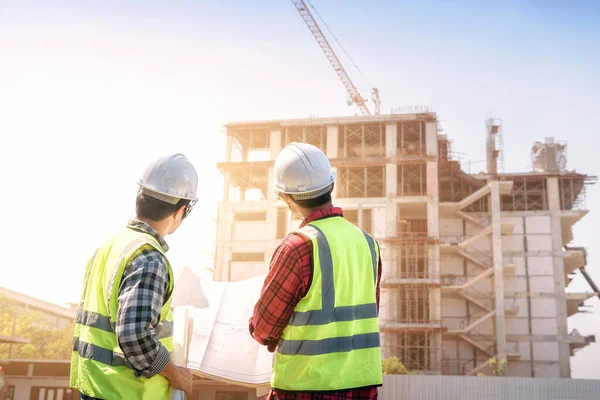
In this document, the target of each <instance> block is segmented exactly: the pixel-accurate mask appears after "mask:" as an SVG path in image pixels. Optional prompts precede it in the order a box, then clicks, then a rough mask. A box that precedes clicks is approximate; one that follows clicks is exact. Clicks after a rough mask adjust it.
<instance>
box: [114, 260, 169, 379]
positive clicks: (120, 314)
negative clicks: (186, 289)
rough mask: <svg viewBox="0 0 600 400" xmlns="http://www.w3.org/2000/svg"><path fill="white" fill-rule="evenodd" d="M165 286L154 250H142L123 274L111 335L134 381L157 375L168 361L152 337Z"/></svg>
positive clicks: (163, 268)
mask: <svg viewBox="0 0 600 400" xmlns="http://www.w3.org/2000/svg"><path fill="white" fill-rule="evenodd" d="M168 285H169V274H168V271H167V264H166V260H165V259H164V256H163V255H162V254H161V253H160V252H158V251H157V250H155V249H148V250H146V249H144V250H142V252H141V253H140V254H139V255H138V256H136V257H135V258H134V259H133V260H132V262H131V264H130V265H129V267H127V269H126V270H125V272H124V273H123V278H122V280H121V285H120V286H119V308H118V311H117V323H116V329H115V333H116V335H117V339H118V342H119V346H120V347H121V350H123V354H124V355H125V358H126V359H127V361H129V363H130V364H131V366H132V367H133V368H134V373H135V375H136V376H137V377H141V376H144V377H146V378H150V377H152V376H154V375H156V374H158V373H159V372H160V371H162V370H163V369H164V368H165V366H166V365H167V363H168V362H169V360H170V359H171V356H170V354H169V351H168V350H167V349H166V348H165V347H164V346H163V345H162V344H161V343H160V342H159V341H158V336H157V334H156V327H157V326H158V324H159V322H160V312H161V309H162V307H163V304H164V301H165V295H166V292H167V290H168Z"/></svg>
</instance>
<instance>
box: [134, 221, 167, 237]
mask: <svg viewBox="0 0 600 400" xmlns="http://www.w3.org/2000/svg"><path fill="white" fill-rule="evenodd" d="M136 219H137V220H138V221H142V222H144V223H146V224H148V225H149V226H150V227H151V228H152V229H154V230H155V231H156V232H158V234H159V235H160V236H161V237H162V238H163V239H164V238H165V237H166V236H167V235H168V231H169V227H168V223H167V221H152V220H150V219H147V218H140V217H136Z"/></svg>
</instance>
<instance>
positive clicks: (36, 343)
mask: <svg viewBox="0 0 600 400" xmlns="http://www.w3.org/2000/svg"><path fill="white" fill-rule="evenodd" d="M74 326H75V325H74V323H69V324H67V325H66V326H57V325H56V318H48V316H47V315H45V314H43V313H40V312H35V311H25V309H24V308H23V307H21V306H19V305H18V304H17V303H16V302H15V301H14V300H12V299H9V298H7V297H6V296H2V295H0V336H16V337H19V338H25V339H29V340H30V341H31V343H29V344H13V345H12V353H11V354H10V357H11V358H22V359H33V360H42V359H43V360H68V359H70V358H71V349H72V347H71V346H72V344H71V343H72V339H73V329H74ZM13 327H14V335H13ZM9 352H10V345H9V344H0V359H6V358H8V357H9Z"/></svg>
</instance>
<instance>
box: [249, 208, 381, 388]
mask: <svg viewBox="0 0 600 400" xmlns="http://www.w3.org/2000/svg"><path fill="white" fill-rule="evenodd" d="M330 216H343V213H342V209H341V208H338V207H332V208H329V209H326V210H319V211H315V212H313V213H311V214H310V215H309V216H308V217H307V218H306V219H305V220H304V221H303V222H302V224H301V225H300V227H303V226H305V225H306V224H308V223H310V222H313V221H316V220H318V219H322V218H326V217H330ZM312 252H313V249H312V243H311V241H310V239H308V238H306V237H305V236H303V235H296V234H291V235H288V236H287V237H286V238H285V239H283V241H282V242H281V244H280V245H279V247H278V248H277V249H276V250H275V253H274V254H273V257H272V259H271V265H270V269H269V274H268V275H267V277H266V279H265V284H264V286H263V289H262V293H261V295H260V299H259V300H258V302H257V303H256V306H255V307H254V313H253V315H252V318H251V319H250V331H251V334H252V336H254V338H255V339H256V340H257V341H258V342H259V343H260V344H262V345H267V346H269V350H274V349H275V345H276V343H277V341H278V340H279V338H280V337H281V335H282V333H283V330H284V329H285V327H286V326H287V325H288V321H289V320H290V317H291V316H292V313H293V312H294V308H295V307H296V304H298V302H299V301H300V300H301V299H302V298H303V297H304V296H305V295H306V293H307V292H308V289H309V286H310V282H311V278H312V276H311V275H312ZM380 281H381V258H380V259H379V272H378V279H377V307H378V308H379V284H380ZM273 395H274V396H276V398H279V399H282V400H291V399H294V400H351V399H352V400H374V399H377V388H376V387H371V388H364V389H355V390H344V391H337V392H328V393H299V392H282V391H279V390H277V391H275V390H272V393H271V396H273Z"/></svg>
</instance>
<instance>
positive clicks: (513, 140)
mask: <svg viewBox="0 0 600 400" xmlns="http://www.w3.org/2000/svg"><path fill="white" fill-rule="evenodd" d="M313 4H314V6H315V7H316V8H317V10H318V11H319V14H320V15H321V16H322V17H323V19H324V20H325V21H326V23H327V25H328V26H329V27H330V28H331V30H332V31H333V32H334V33H335V36H336V37H337V38H338V39H339V41H340V42H341V43H342V44H343V46H344V48H345V49H346V50H347V51H348V52H349V53H350V54H351V56H352V59H353V60H354V61H355V62H356V64H357V65H358V66H359V68H360V70H361V71H362V72H363V73H364V75H365V76H366V78H367V79H368V81H367V80H366V79H364V78H363V77H362V76H361V74H360V73H359V72H358V71H357V70H356V69H355V68H354V67H353V66H352V63H351V62H350V61H349V60H348V58H347V57H346V56H344V55H343V53H342V51H341V50H340V48H339V46H337V44H336V42H335V41H333V40H332V43H333V44H334V50H335V51H336V52H337V53H338V55H339V57H340V59H341V61H342V63H344V65H345V66H346V68H347V70H348V72H349V73H350V75H351V77H352V79H353V80H354V82H355V84H356V86H357V87H358V88H359V89H361V90H362V91H363V93H364V94H365V95H366V94H368V93H369V91H370V90H369V88H370V87H371V85H373V86H374V87H377V88H379V90H380V92H381V100H382V103H383V105H382V113H388V112H389V110H390V109H391V108H394V107H399V106H410V105H415V104H420V105H427V106H429V107H430V108H431V109H432V110H433V111H435V112H437V113H438V116H439V118H440V122H441V125H442V126H443V129H444V133H446V134H448V136H449V137H450V138H451V139H452V140H453V142H454V144H453V146H454V150H455V151H458V152H460V153H461V157H462V159H463V160H465V161H466V160H471V162H472V163H471V170H472V172H479V170H481V169H483V168H484V163H482V162H481V161H482V160H484V159H485V124H484V118H485V116H486V113H489V112H491V113H493V115H495V116H496V117H498V118H501V119H502V122H503V132H504V152H505V157H504V158H505V169H506V172H515V171H528V170H530V169H531V159H530V151H531V145H532V144H533V142H534V141H536V140H543V139H544V138H545V137H547V136H554V137H555V138H556V139H557V140H563V141H567V142H568V168H569V169H574V170H577V171H579V172H583V173H587V174H590V175H597V174H598V162H597V153H598V151H597V148H596V147H595V146H597V145H599V141H598V138H597V133H598V130H599V128H600V113H598V109H599V108H600V97H599V95H598V93H600V77H599V74H598V73H597V71H599V70H600V25H599V24H598V23H597V21H598V18H599V17H600V5H599V4H598V3H597V2H585V1H575V2H557V1H544V2H542V1H497V2H494V1H490V2H475V1H451V2H450V1H449V2H439V1H421V2H405V1H377V0H370V1H367V0H364V1H339V0H336V1H333V0H331V1H325V0H313ZM330 38H331V37H330ZM355 112H356V110H355V109H354V108H352V107H348V106H347V105H346V94H345V90H344V88H343V86H342V84H341V82H340V81H339V79H338V78H337V76H336V74H335V72H334V71H333V69H332V68H331V66H330V65H329V64H328V62H327V61H326V59H325V57H324V56H323V54H322V52H321V50H320V49H319V47H318V46H317V44H316V42H315V40H314V39H313V38H312V36H311V35H310V33H309V31H308V29H307V28H306V26H305V25H304V23H303V21H302V20H301V19H300V17H299V15H298V14H297V11H296V10H295V8H294V6H293V4H292V3H291V2H289V1H285V0H262V1H253V2H246V1H239V0H223V1H191V0H187V1H141V0H140V1H125V0H124V1H112V0H106V1H102V2H97V1H77V2H75V1H30V0H18V1H12V0H11V1H8V0H0V135H1V137H2V143H3V145H2V146H0V168H1V170H2V171H3V173H2V183H1V184H0V185H1V186H0V187H2V196H0V210H2V211H3V213H2V220H3V227H4V229H2V231H1V233H0V238H1V240H2V243H4V249H5V251H4V252H3V262H2V263H1V264H0V271H1V273H0V276H1V278H0V285H1V286H5V287H8V288H10V289H13V290H17V291H21V292H24V293H27V294H30V295H33V296H37V297H39V298H42V299H45V300H48V301H52V302H58V303H63V302H75V301H77V297H78V294H79V290H80V284H81V280H82V275H83V271H84V268H85V264H86V262H87V260H88V258H89V257H90V255H91V253H92V252H93V251H94V250H95V248H96V247H97V246H99V245H100V244H101V243H102V241H103V240H105V238H106V237H107V236H109V235H110V234H112V233H114V232H115V231H116V230H118V229H120V228H122V227H123V226H124V225H125V224H126V222H127V220H128V218H130V217H131V216H133V213H134V196H135V193H136V190H137V186H136V184H135V183H136V180H137V179H138V177H139V174H140V173H141V172H142V170H143V167H144V166H145V165H146V163H147V162H148V161H149V160H151V159H152V158H155V157H157V156H159V155H161V154H164V153H169V152H183V153H184V154H185V155H186V156H188V157H189V158H190V159H191V161H192V162H193V163H194V164H195V165H196V167H197V169H198V171H199V174H200V184H201V186H200V190H199V191H200V202H199V204H198V205H197V206H196V207H195V209H194V212H193V213H192V215H191V216H190V218H189V220H186V221H185V224H184V225H183V226H182V227H181V229H179V230H178V231H177V232H176V233H175V234H174V235H172V236H169V237H168V238H167V241H168V243H169V244H170V246H171V251H170V252H169V257H170V259H171V262H172V264H173V265H174V267H175V268H181V267H182V266H183V265H185V264H190V265H192V266H193V267H194V268H195V269H204V268H210V267H212V265H211V262H212V252H213V251H214V245H215V243H214V236H215V218H216V209H217V202H218V201H220V199H221V196H222V179H221V175H220V173H219V171H218V170H217V168H216V163H217V162H218V161H221V160H223V159H224V143H225V142H224V134H223V132H224V124H226V123H227V122H230V121H250V120H263V119H279V118H305V117H309V116H311V115H313V116H340V115H353V114H354V113H355ZM599 199H600V196H599V192H598V187H597V186H592V187H590V188H589V191H588V196H587V205H588V208H589V209H591V210H592V211H591V212H590V214H589V215H588V216H586V217H585V218H584V219H583V220H582V221H580V222H579V223H577V224H576V225H575V228H574V234H575V241H574V244H577V245H582V246H586V247H588V250H589V258H588V270H589V272H590V274H591V275H592V277H593V278H595V280H596V281H597V282H600V268H599V267H598V262H599V261H600V249H599V248H598V247H597V246H595V244H596V243H595V239H596V237H597V236H596V235H597V234H598V228H597V227H598V226H600V217H598V216H597V213H598V210H595V208H596V207H595V204H598V200H599ZM569 290H577V291H584V290H588V291H591V289H589V287H587V285H586V283H585V281H583V279H582V278H581V277H578V278H577V279H575V281H574V282H573V283H572V284H571V285H570V286H569ZM588 304H590V305H593V306H594V307H593V308H590V311H591V314H586V315H585V316H582V315H577V316H574V317H572V318H570V321H569V326H570V328H577V329H578V330H579V331H580V332H581V333H582V334H594V333H595V334H596V335H598V339H599V341H600V301H598V300H597V299H594V300H590V301H589V302H588ZM598 359H600V344H594V345H592V346H589V347H587V348H585V349H583V350H581V351H580V352H579V353H578V354H577V355H576V356H575V357H574V358H572V368H573V376H574V377H581V378H597V379H600V370H598V368H591V367H593V366H597V360H598Z"/></svg>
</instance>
